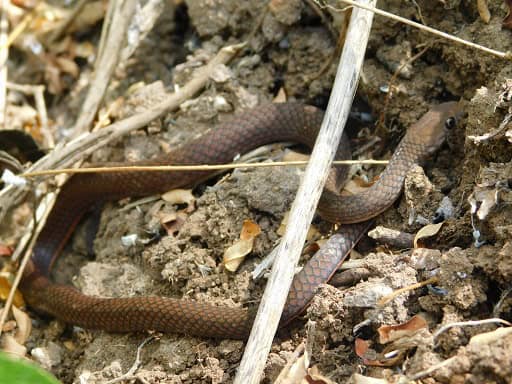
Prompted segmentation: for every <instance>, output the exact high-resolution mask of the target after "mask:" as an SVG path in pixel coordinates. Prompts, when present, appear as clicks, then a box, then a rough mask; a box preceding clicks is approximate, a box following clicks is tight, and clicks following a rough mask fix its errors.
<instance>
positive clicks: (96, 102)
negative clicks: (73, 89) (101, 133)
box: [72, 0, 137, 137]
mask: <svg viewBox="0 0 512 384" xmlns="http://www.w3.org/2000/svg"><path fill="white" fill-rule="evenodd" d="M136 3H137V1H136V0H126V1H111V2H110V4H113V6H114V7H115V11H114V12H113V14H112V23H111V24H109V25H110V26H111V27H110V28H103V31H102V33H104V34H107V36H106V37H105V38H103V36H102V41H105V45H103V46H101V47H100V48H101V50H100V51H99V53H98V60H97V62H96V65H95V71H94V76H93V80H92V82H91V85H90V87H89V90H88V92H87V96H86V98H85V100H84V103H83V106H82V109H81V111H80V114H79V116H78V119H77V121H76V123H75V126H74V127H73V133H72V137H77V136H78V135H80V134H81V133H83V132H86V131H87V130H88V128H89V127H90V125H91V123H92V121H93V120H94V116H96V112H97V111H98V108H99V106H100V104H101V102H102V100H103V96H104V95H105V92H106V90H107V86H108V84H109V83H110V78H111V77H112V74H113V73H114V70H115V68H116V66H117V63H118V60H119V55H120V53H121V49H122V46H123V43H124V42H125V40H126V34H127V31H128V26H129V25H130V20H131V19H132V17H133V14H134V12H135V4H136ZM105 23H107V24H108V20H105ZM112 26H113V27H112Z"/></svg>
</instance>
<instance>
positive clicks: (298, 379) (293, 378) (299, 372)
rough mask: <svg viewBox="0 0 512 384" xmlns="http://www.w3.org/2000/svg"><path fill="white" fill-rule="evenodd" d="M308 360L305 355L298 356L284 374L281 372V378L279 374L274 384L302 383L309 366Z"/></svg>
mask: <svg viewBox="0 0 512 384" xmlns="http://www.w3.org/2000/svg"><path fill="white" fill-rule="evenodd" d="M308 360H309V359H308V358H307V356H306V355H305V354H303V355H301V356H299V357H298V358H297V360H295V361H294V362H293V363H292V364H291V365H290V366H289V367H288V369H287V370H286V372H281V374H282V375H283V376H281V374H280V375H279V377H278V379H277V380H276V384H296V383H304V382H305V377H306V374H307V368H308V364H309V361H308ZM306 383H307V382H306Z"/></svg>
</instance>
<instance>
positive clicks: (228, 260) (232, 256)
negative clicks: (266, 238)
mask: <svg viewBox="0 0 512 384" xmlns="http://www.w3.org/2000/svg"><path fill="white" fill-rule="evenodd" d="M260 233H261V228H260V226H259V225H258V224H256V223H255V222H253V221H252V220H244V224H243V226H242V231H241V232H240V240H238V241H237V242H235V243H234V244H233V245H232V246H231V247H229V248H227V249H226V250H225V251H224V257H223V260H222V262H223V263H224V266H225V267H226V269H227V270H228V271H230V272H235V271H236V270H237V269H238V267H239V266H240V264H241V263H242V261H243V260H244V257H245V256H246V255H248V254H249V253H250V252H251V251H252V247H253V245H254V239H255V238H256V236H258V235H259V234H260Z"/></svg>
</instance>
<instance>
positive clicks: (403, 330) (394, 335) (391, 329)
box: [378, 315, 428, 344]
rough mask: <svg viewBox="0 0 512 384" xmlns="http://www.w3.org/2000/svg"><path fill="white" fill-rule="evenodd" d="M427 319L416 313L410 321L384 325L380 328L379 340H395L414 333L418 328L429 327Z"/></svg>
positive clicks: (381, 341)
mask: <svg viewBox="0 0 512 384" xmlns="http://www.w3.org/2000/svg"><path fill="white" fill-rule="evenodd" d="M427 327H428V325H427V322H426V320H425V319H424V318H423V317H422V316H420V315H415V316H413V317H412V318H411V319H410V320H409V321H407V322H405V323H402V324H397V325H383V326H381V327H380V328H379V329H378V332H379V342H380V343H381V344H386V343H389V342H391V341H395V340H397V339H399V338H401V337H404V336H408V335H412V334H414V333H415V332H416V331H417V330H418V329H422V328H427Z"/></svg>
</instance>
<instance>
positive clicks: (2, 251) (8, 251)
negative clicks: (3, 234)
mask: <svg viewBox="0 0 512 384" xmlns="http://www.w3.org/2000/svg"><path fill="white" fill-rule="evenodd" d="M11 255H12V248H11V247H9V246H8V245H4V244H0V257H8V256H11Z"/></svg>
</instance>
